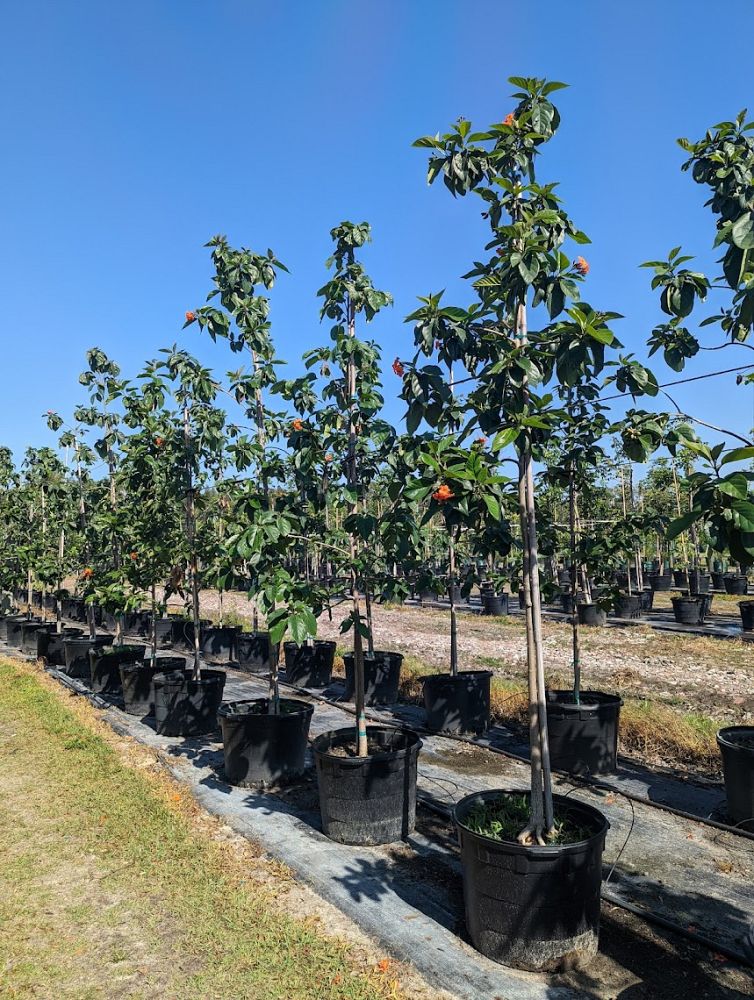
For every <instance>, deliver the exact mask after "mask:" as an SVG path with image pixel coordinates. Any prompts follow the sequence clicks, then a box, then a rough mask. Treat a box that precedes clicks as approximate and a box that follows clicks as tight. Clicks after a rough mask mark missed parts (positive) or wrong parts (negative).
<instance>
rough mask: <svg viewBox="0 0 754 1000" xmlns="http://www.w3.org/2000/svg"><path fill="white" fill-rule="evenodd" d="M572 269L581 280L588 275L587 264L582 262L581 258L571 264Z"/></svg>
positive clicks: (584, 261)
mask: <svg viewBox="0 0 754 1000" xmlns="http://www.w3.org/2000/svg"><path fill="white" fill-rule="evenodd" d="M573 269H574V271H576V272H578V274H580V275H581V276H582V278H585V277H586V276H587V274H589V264H588V262H587V261H586V260H584V258H583V257H577V258H576V260H575V261H574V262H573Z"/></svg>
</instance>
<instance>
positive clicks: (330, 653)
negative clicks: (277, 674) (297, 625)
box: [283, 639, 335, 688]
mask: <svg viewBox="0 0 754 1000" xmlns="http://www.w3.org/2000/svg"><path fill="white" fill-rule="evenodd" d="M283 656H284V657H285V679H286V681H288V683H289V684H298V685H299V686H300V687H311V688H324V687H327V685H328V684H329V683H330V680H331V679H332V668H333V663H334V662H335V643H334V642H332V641H331V640H329V639H315V640H314V642H313V643H311V645H309V644H308V643H304V644H303V645H301V646H299V645H298V644H297V643H295V642H284V643H283Z"/></svg>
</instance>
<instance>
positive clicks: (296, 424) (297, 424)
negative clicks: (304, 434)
mask: <svg viewBox="0 0 754 1000" xmlns="http://www.w3.org/2000/svg"><path fill="white" fill-rule="evenodd" d="M291 427H292V428H293V429H294V431H302V430H303V429H304V421H303V420H299V419H298V417H297V418H296V419H295V420H294V421H293V423H292V424H291Z"/></svg>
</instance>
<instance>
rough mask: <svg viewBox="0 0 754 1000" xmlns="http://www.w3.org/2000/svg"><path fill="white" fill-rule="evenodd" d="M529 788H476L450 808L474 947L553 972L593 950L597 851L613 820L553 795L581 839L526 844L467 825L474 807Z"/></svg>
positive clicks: (520, 964)
mask: <svg viewBox="0 0 754 1000" xmlns="http://www.w3.org/2000/svg"><path fill="white" fill-rule="evenodd" d="M528 794H529V793H528V792H527V793H523V792H512V791H509V790H507V789H506V790H491V791H485V792H474V793H472V794H471V795H467V796H465V798H463V799H461V801H460V802H459V803H458V804H457V805H456V807H455V809H454V813H453V816H454V820H455V823H456V830H457V833H458V841H459V844H460V847H461V863H462V865H463V896H464V905H465V911H466V928H467V930H468V933H469V937H470V938H471V942H472V944H473V945H474V947H475V948H476V949H477V951H480V952H481V953H482V954H483V955H486V956H487V958H491V959H492V960H493V961H495V962H500V963H502V964H503V965H509V966H512V967H514V968H517V969H526V970H529V971H532V972H555V971H558V970H559V969H561V968H564V967H571V966H573V965H581V964H584V963H585V962H586V961H587V960H589V959H590V958H592V957H593V956H594V955H596V953H597V946H598V941H599V923H600V886H601V883H602V852H603V850H604V847H605V838H606V837H607V831H608V829H609V825H610V824H609V823H608V821H607V820H606V819H605V817H604V816H603V815H602V813H601V812H599V811H598V810H597V809H593V808H592V807H591V806H588V805H586V804H584V803H582V802H577V801H575V800H574V799H572V798H565V797H564V796H561V795H554V796H553V802H554V806H555V812H556V817H558V818H563V817H567V818H568V819H569V820H571V821H572V822H574V823H576V824H577V825H578V826H579V827H581V828H583V830H584V839H583V840H580V841H579V842H578V843H574V844H563V845H557V846H547V847H538V846H533V847H529V846H524V845H522V844H519V843H517V842H515V841H501V840H494V839H492V838H491V837H486V836H484V835H482V834H478V833H474V832H473V831H472V830H470V829H469V828H468V827H467V826H465V825H464V823H465V822H466V821H467V819H468V816H469V813H470V812H471V810H472V809H473V808H474V807H475V806H477V805H484V804H485V803H489V802H493V801H495V800H496V799H498V798H499V797H500V796H504V795H526V796H527V797H528Z"/></svg>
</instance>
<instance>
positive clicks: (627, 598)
mask: <svg viewBox="0 0 754 1000" xmlns="http://www.w3.org/2000/svg"><path fill="white" fill-rule="evenodd" d="M613 614H614V615H615V617H616V618H624V619H631V618H638V617H639V615H640V614H641V598H640V597H639V595H638V594H620V595H619V596H618V597H616V598H615V601H614V603H613Z"/></svg>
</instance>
